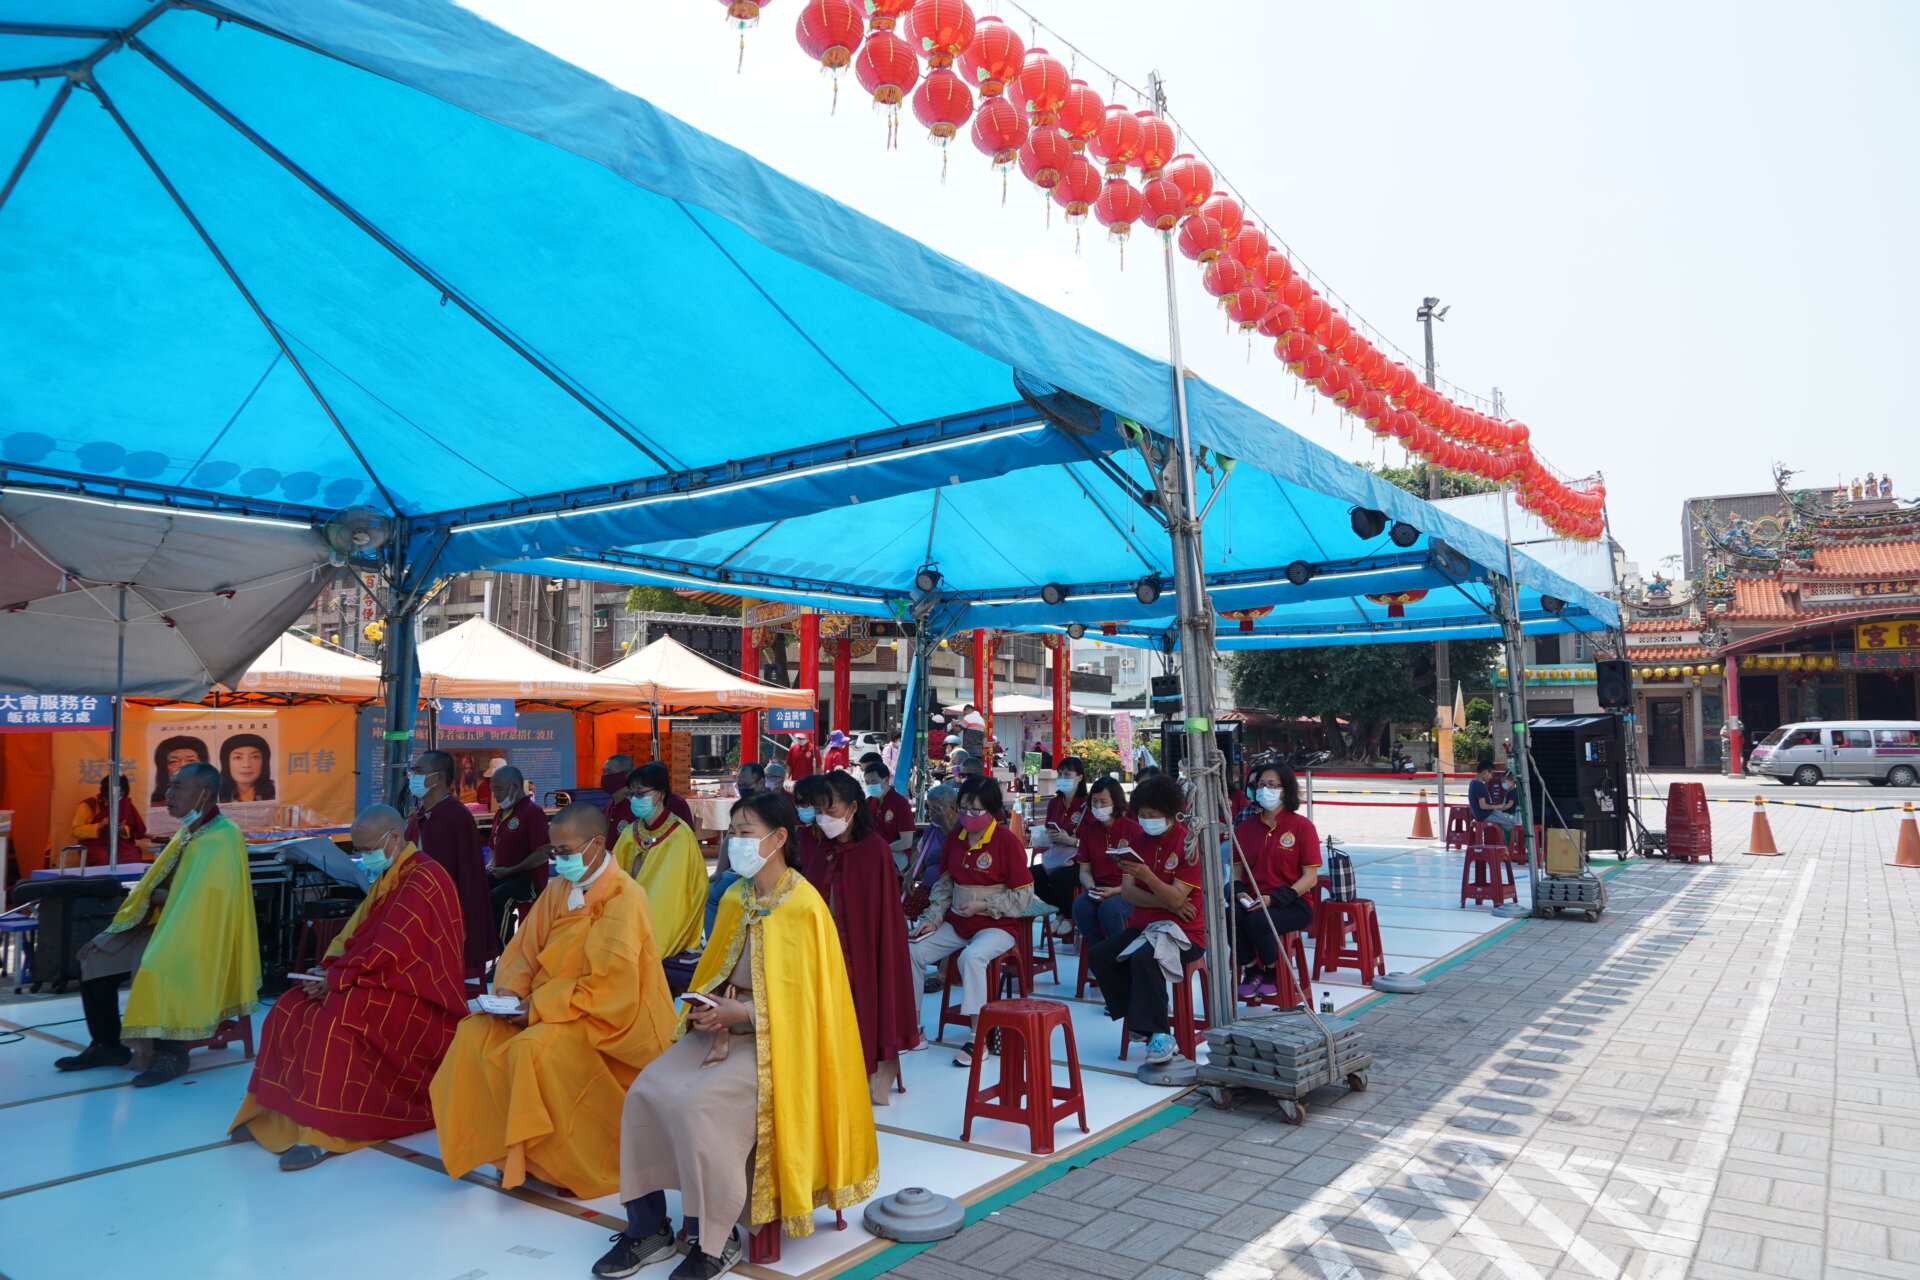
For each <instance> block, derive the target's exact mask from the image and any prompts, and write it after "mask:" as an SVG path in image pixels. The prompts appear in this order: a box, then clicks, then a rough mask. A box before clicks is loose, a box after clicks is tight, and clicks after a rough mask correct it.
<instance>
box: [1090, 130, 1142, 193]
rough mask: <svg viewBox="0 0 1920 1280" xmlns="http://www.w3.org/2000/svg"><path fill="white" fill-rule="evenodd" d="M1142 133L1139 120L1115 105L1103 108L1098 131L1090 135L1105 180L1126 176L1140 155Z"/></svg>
mask: <svg viewBox="0 0 1920 1280" xmlns="http://www.w3.org/2000/svg"><path fill="white" fill-rule="evenodd" d="M1142 132H1143V131H1142V130H1141V128H1140V117H1138V116H1136V115H1134V114H1133V113H1132V112H1131V111H1129V110H1127V109H1126V108H1125V107H1122V106H1119V105H1117V104H1116V105H1114V106H1111V107H1108V108H1107V110H1106V113H1105V114H1104V115H1102V116H1101V118H1100V128H1099V130H1098V132H1096V133H1095V134H1094V135H1093V154H1094V155H1095V156H1097V157H1098V158H1099V160H1100V162H1101V163H1102V164H1104V165H1106V167H1107V177H1109V178H1124V177H1125V176H1126V173H1127V166H1128V165H1130V164H1132V163H1133V160H1134V157H1135V156H1137V155H1139V154H1140V138H1141V135H1142ZM1136 190H1137V188H1136ZM1136 216H1137V215H1136ZM1131 220H1132V219H1129V221H1131Z"/></svg>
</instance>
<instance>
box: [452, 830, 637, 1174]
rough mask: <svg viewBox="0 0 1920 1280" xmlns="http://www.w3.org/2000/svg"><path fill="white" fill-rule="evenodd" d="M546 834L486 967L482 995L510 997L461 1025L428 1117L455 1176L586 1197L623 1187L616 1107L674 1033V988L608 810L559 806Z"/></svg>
mask: <svg viewBox="0 0 1920 1280" xmlns="http://www.w3.org/2000/svg"><path fill="white" fill-rule="evenodd" d="M549 836H550V839H551V841H552V845H553V849H554V858H553V878H552V879H551V880H549V881H548V882H547V887H546V889H545V890H544V891H542V893H541V895H540V897H539V898H538V899H537V900H536V901H535V902H534V904H533V909H532V910H531V911H530V912H528V913H527V918H526V921H525V923H523V924H522V925H521V926H520V929H519V931H518V932H517V933H515V934H514V935H513V940H512V941H511V942H509V943H508V944H507V949H506V951H505V952H504V953H503V954H502V955H501V957H500V963H499V966H498V967H497V968H495V969H494V972H493V982H494V988H493V995H494V996H495V997H507V998H510V999H512V1000H514V1001H516V1003H515V1004H514V1005H512V1006H511V1007H507V1008H504V1009H503V1010H502V1011H501V1012H499V1013H492V1012H486V1011H484V1009H483V1011H482V1012H480V1013H476V1014H474V1015H473V1016H471V1017H469V1018H467V1019H466V1020H465V1021H464V1022H462V1023H461V1024H460V1029H459V1031H458V1032H457V1033H456V1034H455V1036H454V1040H453V1047H452V1048H451V1049H450V1050H448V1052H447V1056H446V1060H445V1061H444V1062H442V1063H441V1064H440V1070H439V1072H438V1074H436V1075H435V1076H434V1078H433V1087H432V1095H433V1118H434V1123H435V1125H436V1126H437V1127H438V1129H439V1133H440V1158H441V1161H442V1163H444V1164H445V1165H446V1169H447V1173H448V1174H449V1175H451V1176H452V1177H455V1178H459V1177H464V1176H465V1175H466V1174H467V1173H468V1172H469V1171H471V1170H473V1169H476V1168H478V1167H479V1166H481V1165H483V1164H494V1165H498V1166H499V1167H500V1173H501V1178H500V1181H501V1185H503V1186H506V1187H517V1186H519V1185H520V1184H521V1183H522V1182H524V1181H525V1180H526V1179H527V1178H528V1177H529V1176H532V1177H535V1178H539V1179H540V1180H541V1181H543V1182H546V1183H549V1184H551V1185H552V1186H554V1187H555V1188H556V1189H558V1190H560V1191H562V1192H564V1193H565V1194H568V1195H571V1196H576V1197H580V1198H591V1197H594V1196H604V1195H610V1194H612V1193H613V1192H614V1191H615V1190H616V1189H618V1187H619V1185H620V1108H621V1105H622V1103H623V1102H624V1101H625V1098H626V1093H627V1086H629V1085H631V1084H632V1083H633V1079H634V1077H635V1076H637V1075H639V1074H640V1068H642V1067H644V1066H646V1065H647V1064H648V1063H649V1062H652V1061H653V1060H654V1059H655V1058H656V1057H658V1056H659V1055H660V1052H661V1051H662V1050H663V1049H665V1048H666V1047H667V1045H668V1043H669V1042H670V1041H671V1039H672V1037H673V1030H674V1012H673V999H672V997H671V996H670V995H669V994H668V992H667V978H666V971H665V970H664V969H662V968H661V965H660V949H659V946H658V945H657V944H656V943H655V942H654V937H653V916H652V913H651V912H650V911H649V910H648V907H647V891H646V890H645V889H643V888H641V887H640V885H639V883H638V882H637V881H635V880H634V879H633V877H631V876H627V875H622V874H621V872H620V865H619V864H618V863H617V862H615V861H614V859H613V855H612V854H611V853H610V852H609V851H608V847H607V846H608V844H609V841H608V837H607V819H606V815H605V814H603V813H601V811H600V810H599V809H598V808H597V807H595V806H594V805H592V804H588V803H586V802H585V801H579V802H576V803H574V804H570V805H568V806H567V807H566V808H564V809H562V810H561V811H560V812H559V813H558V814H556V815H554V819H553V823H552V826H551V827H550V829H549Z"/></svg>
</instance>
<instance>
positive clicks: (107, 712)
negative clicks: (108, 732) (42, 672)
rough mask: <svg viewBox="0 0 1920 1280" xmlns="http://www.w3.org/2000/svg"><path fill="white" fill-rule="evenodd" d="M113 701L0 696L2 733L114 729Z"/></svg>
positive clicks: (94, 697)
mask: <svg viewBox="0 0 1920 1280" xmlns="http://www.w3.org/2000/svg"><path fill="white" fill-rule="evenodd" d="M112 727H113V699H112V698H108V697H103V696H101V695H99V694H92V693H0V733H45V732H46V731H48V730H49V729H51V730H56V731H58V730H80V729H111V728H112Z"/></svg>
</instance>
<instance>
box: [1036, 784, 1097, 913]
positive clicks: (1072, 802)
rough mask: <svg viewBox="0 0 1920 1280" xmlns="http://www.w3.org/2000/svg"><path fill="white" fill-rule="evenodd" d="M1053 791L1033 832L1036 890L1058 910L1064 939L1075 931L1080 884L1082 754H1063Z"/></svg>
mask: <svg viewBox="0 0 1920 1280" xmlns="http://www.w3.org/2000/svg"><path fill="white" fill-rule="evenodd" d="M1053 792H1054V793H1053V795H1052V796H1051V797H1049V798H1048V800H1047V819H1046V821H1045V822H1044V823H1042V824H1041V825H1040V828H1039V829H1038V830H1037V831H1035V832H1034V833H1033V847H1034V849H1035V850H1037V851H1038V852H1039V854H1040V870H1039V871H1038V872H1036V873H1035V875H1034V878H1033V891H1034V893H1035V894H1036V895H1038V897H1039V898H1040V900H1041V901H1042V902H1046V903H1050V904H1052V906H1053V909H1054V910H1055V911H1056V912H1058V913H1059V914H1058V915H1056V916H1055V917H1054V920H1053V930H1054V934H1055V935H1056V936H1057V937H1061V938H1064V937H1066V936H1067V935H1069V934H1071V933H1072V932H1073V896H1074V894H1075V893H1076V892H1077V891H1078V890H1079V887H1080V868H1079V867H1077V866H1075V865H1074V861H1073V858H1074V854H1075V853H1076V852H1078V850H1079V847H1080V824H1081V823H1082V822H1083V821H1085V820H1086V816H1087V798H1088V793H1087V762H1086V761H1084V760H1082V759H1081V758H1080V757H1079V756H1062V757H1061V758H1060V772H1059V774H1058V775H1057V776H1056V777H1055V778H1054V780H1053Z"/></svg>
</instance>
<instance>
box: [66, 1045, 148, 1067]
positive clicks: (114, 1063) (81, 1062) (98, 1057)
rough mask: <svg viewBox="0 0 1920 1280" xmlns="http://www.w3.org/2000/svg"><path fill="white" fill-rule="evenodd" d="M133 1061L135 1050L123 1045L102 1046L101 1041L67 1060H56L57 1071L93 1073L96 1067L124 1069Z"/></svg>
mask: <svg viewBox="0 0 1920 1280" xmlns="http://www.w3.org/2000/svg"><path fill="white" fill-rule="evenodd" d="M132 1061H133V1050H131V1049H129V1048H127V1046H125V1045H123V1044H101V1043H100V1042H99V1041H95V1042H94V1043H92V1044H90V1045H88V1046H87V1047H86V1048H84V1049H82V1050H81V1051H80V1052H78V1053H76V1054H73V1055H71V1056H70V1057H65V1058H55V1059H54V1060H53V1069H54V1070H55V1071H91V1070H93V1069H94V1068H95V1067H124V1066H126V1065H127V1064H128V1063H129V1062H132Z"/></svg>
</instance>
